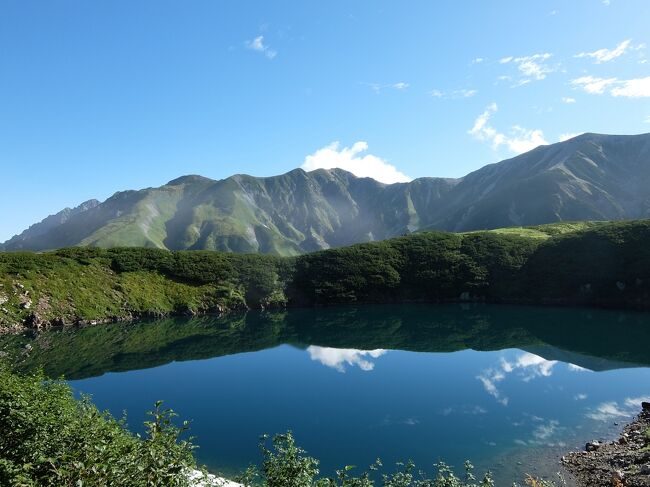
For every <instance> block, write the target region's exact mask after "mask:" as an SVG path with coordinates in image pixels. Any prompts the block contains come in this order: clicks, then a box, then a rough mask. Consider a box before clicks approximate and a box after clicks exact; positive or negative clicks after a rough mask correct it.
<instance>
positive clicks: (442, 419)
mask: <svg viewBox="0 0 650 487" xmlns="http://www.w3.org/2000/svg"><path fill="white" fill-rule="evenodd" d="M649 338H650V315H648V314H643V313H632V312H615V311H600V310H576V309H549V308H532V307H506V306H469V307H468V306H465V307H463V306H459V305H431V306H425V305H412V306H376V307H366V308H342V309H341V308H339V309H315V310H296V311H289V312H286V313H271V314H263V313H248V314H247V315H245V316H236V317H230V318H219V319H215V318H201V319H170V320H161V321H158V322H151V323H140V324H137V325H111V326H110V327H109V328H105V329H103V330H98V329H96V328H95V329H91V328H89V329H86V330H81V331H80V332H77V333H76V334H72V332H59V335H53V337H52V338H51V340H50V341H53V340H57V339H58V340H60V341H62V342H65V343H66V344H68V345H69V346H70V347H71V350H72V349H74V350H78V351H79V352H78V353H76V354H75V353H71V354H70V355H71V356H70V357H69V359H66V358H65V357H64V358H60V357H58V358H57V359H56V371H55V372H56V373H57V374H58V373H66V374H67V375H68V376H70V377H74V378H75V379H74V380H71V384H72V385H73V387H74V388H75V389H76V390H77V391H79V392H84V393H89V394H92V396H93V399H94V401H95V403H96V404H97V405H98V406H99V407H100V408H102V409H108V410H110V411H111V412H113V413H114V414H115V415H118V416H119V415H121V413H122V411H123V410H127V411H128V422H129V425H131V426H132V427H133V429H134V430H138V425H139V424H141V422H142V421H143V420H144V418H145V416H144V414H143V412H144V411H145V410H147V409H151V406H152V404H153V403H154V401H156V400H158V399H164V400H165V404H166V405H168V406H169V407H172V408H173V409H175V410H176V411H178V412H179V413H180V414H181V415H182V417H183V418H187V419H190V420H191V421H192V433H193V435H194V436H196V441H197V443H198V444H199V445H200V449H199V450H198V453H197V454H198V458H199V461H200V462H203V463H205V464H207V465H208V466H209V468H211V469H214V470H217V471H222V472H227V473H232V472H236V471H238V470H241V469H243V468H245V467H246V466H247V465H249V464H250V463H251V462H258V461H259V453H258V448H257V443H258V439H259V436H260V435H261V434H262V433H271V434H273V433H279V432H284V431H286V430H292V431H293V432H294V435H295V437H296V438H297V440H298V442H299V444H300V445H301V446H302V447H304V448H305V449H306V450H307V451H308V452H309V453H310V454H311V455H313V456H315V457H317V458H319V459H320V460H321V462H322V463H321V471H322V472H323V473H325V474H332V473H333V471H334V469H335V468H340V467H342V466H344V465H358V466H361V467H363V466H366V465H369V464H371V463H372V462H373V461H374V460H375V459H376V458H377V457H380V458H381V459H382V460H383V462H384V464H385V465H390V464H392V463H393V462H395V461H400V460H401V461H403V460H408V459H412V460H414V461H415V462H416V463H417V464H418V466H419V467H422V468H429V467H430V466H431V465H433V463H435V462H437V461H439V460H444V461H446V462H447V463H451V464H454V465H456V466H460V465H462V463H463V461H464V460H465V459H468V458H469V459H471V460H472V461H473V462H474V463H475V464H476V465H477V467H479V469H485V468H490V469H492V470H494V471H495V473H496V474H497V477H498V479H499V480H501V481H503V482H511V481H512V480H514V479H515V478H517V477H519V478H520V476H521V475H523V473H525V472H530V473H539V474H543V475H547V476H552V475H553V474H554V472H556V471H557V470H558V469H559V467H558V465H557V463H556V457H557V456H558V455H559V454H561V453H562V452H564V451H566V450H568V449H571V448H580V447H581V446H582V445H584V442H585V441H587V440H590V439H592V438H599V437H603V438H605V437H609V436H611V435H613V434H615V433H616V431H617V429H618V428H619V427H620V425H622V423H624V422H625V421H627V420H629V419H630V418H631V417H632V416H633V415H634V414H636V413H637V412H638V410H639V408H640V402H641V400H643V399H644V398H647V397H650V352H649V351H648V350H647V349H648V344H650V340H649ZM51 348H52V347H51ZM51 348H50V350H51ZM93 357H94V358H93ZM42 360H43V361H44V362H45V363H47V362H48V360H49V361H50V362H51V363H54V362H55V360H54V358H52V357H49V358H48V357H47V352H44V355H43V356H42ZM50 365H52V364H50ZM144 367H147V368H144ZM53 373H54V372H53ZM91 375H93V377H88V376H91ZM84 377H85V378H84ZM535 469H536V470H535Z"/></svg>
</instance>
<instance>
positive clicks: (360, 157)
mask: <svg viewBox="0 0 650 487" xmlns="http://www.w3.org/2000/svg"><path fill="white" fill-rule="evenodd" d="M367 150H368V144H367V143H366V142H364V141H359V142H356V143H355V144H353V145H352V147H343V148H340V143H339V142H332V143H331V144H329V145H327V146H325V147H323V148H321V149H318V150H317V151H316V152H314V153H313V154H310V155H308V156H307V157H305V161H304V162H303V164H302V166H301V167H302V168H303V169H304V170H305V171H313V170H314V169H332V168H335V167H338V168H341V169H344V170H346V171H350V172H351V173H353V174H355V175H356V176H359V177H368V178H373V179H376V180H377V181H380V182H382V183H387V184H390V183H404V182H408V181H410V180H411V178H410V177H408V176H407V175H406V174H404V173H402V172H400V171H398V170H397V168H396V167H395V166H393V165H392V164H389V163H388V162H387V161H386V160H384V159H382V158H381V157H378V156H375V155H373V154H365V155H364V154H363V153H364V152H366V151H367Z"/></svg>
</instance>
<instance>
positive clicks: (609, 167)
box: [3, 134, 650, 256]
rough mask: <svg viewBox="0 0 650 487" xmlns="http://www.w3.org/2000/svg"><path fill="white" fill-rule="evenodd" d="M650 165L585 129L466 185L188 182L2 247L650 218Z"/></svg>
mask: <svg viewBox="0 0 650 487" xmlns="http://www.w3.org/2000/svg"><path fill="white" fill-rule="evenodd" d="M648 161H650V134H642V135H634V136H610V135H598V134H583V135H581V136H578V137H574V138H572V139H570V140H567V141H564V142H558V143H556V144H552V145H548V146H540V147H538V148H536V149H534V150H532V151H530V152H527V153H525V154H521V155H519V156H516V157H513V158H512V159H508V160H505V161H502V162H499V163H496V164H490V165H487V166H485V167H483V168H481V169H479V170H477V171H474V172H472V173H470V174H468V175H466V176H465V177H463V178H461V179H446V178H418V179H416V180H414V181H411V182H408V183H395V184H382V183H380V182H378V181H375V180H373V179H371V178H359V177H356V176H354V175H353V174H351V173H349V172H346V171H344V170H341V169H327V170H326V169H318V170H315V171H311V172H305V171H303V170H302V169H295V170H293V171H290V172H288V173H286V174H282V175H278V176H272V177H263V178H259V177H253V176H247V175H241V174H238V175H234V176H231V177H229V178H226V179H223V180H219V181H216V180H212V179H209V178H205V177H201V176H183V177H180V178H177V179H175V180H173V181H170V182H169V183H167V184H165V185H163V186H160V187H158V188H145V189H141V190H138V191H121V192H118V193H116V194H114V195H113V196H111V197H110V198H108V199H107V200H106V201H104V202H101V203H100V202H97V201H89V202H86V203H84V204H82V205H80V206H79V207H77V208H74V209H66V210H63V211H61V212H59V213H56V214H55V215H52V216H50V217H48V218H46V219H45V220H43V221H42V222H40V223H36V224H34V225H32V226H31V227H30V228H29V229H27V230H25V231H24V232H22V233H21V234H20V235H16V236H15V237H13V238H12V239H10V240H8V241H7V242H5V243H4V244H3V245H4V248H5V250H11V251H19V250H35V251H42V250H53V249H57V248H63V247H71V246H80V245H87V246H94V247H103V248H111V247H153V248H161V249H169V250H215V251H224V252H237V253H252V252H259V253H267V254H273V255H284V256H293V255H300V254H302V253H305V252H312V251H317V250H325V249H329V248H338V247H342V246H346V245H352V244H355V243H361V242H372V241H380V240H384V239H387V238H392V237H396V236H399V235H404V234H409V233H412V232H417V231H421V230H444V231H457V232H464V231H472V230H481V229H494V228H500V227H510V226H515V225H516V226H531V225H541V224H545V223H553V222H561V221H571V220H625V219H640V218H648V217H650V199H649V198H648V191H647V188H648V186H649V185H650V165H649V164H648ZM541 232H542V233H544V231H543V230H541ZM529 233H530V232H529ZM524 236H526V235H524Z"/></svg>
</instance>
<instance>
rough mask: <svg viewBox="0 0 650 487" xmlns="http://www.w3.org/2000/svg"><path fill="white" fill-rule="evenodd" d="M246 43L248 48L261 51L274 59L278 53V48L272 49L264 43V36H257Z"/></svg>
mask: <svg viewBox="0 0 650 487" xmlns="http://www.w3.org/2000/svg"><path fill="white" fill-rule="evenodd" d="M245 44H246V47H247V48H248V49H251V50H253V51H257V52H260V53H262V54H264V55H265V56H266V57H267V58H269V59H273V58H274V57H275V56H277V55H278V52H277V51H276V50H274V49H271V48H270V47H269V46H268V45H266V44H264V36H257V37H256V38H255V39H253V40H252V41H246V42H245Z"/></svg>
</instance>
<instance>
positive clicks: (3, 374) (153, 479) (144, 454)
mask: <svg viewBox="0 0 650 487" xmlns="http://www.w3.org/2000/svg"><path fill="white" fill-rule="evenodd" d="M174 416H175V415H174V413H173V412H172V411H170V410H164V409H161V404H160V403H157V404H156V407H155V410H154V411H153V412H152V413H151V420H150V421H148V422H146V423H145V429H146V433H145V435H144V436H143V437H140V436H139V435H133V434H131V433H129V432H128V430H127V429H126V428H125V421H124V420H120V421H118V420H115V419H114V418H112V417H111V416H110V415H109V414H108V413H102V412H100V411H98V410H97V408H96V407H95V406H93V405H92V403H91V402H90V401H89V400H88V398H83V399H82V400H75V399H74V397H73V394H72V391H71V389H70V387H69V386H68V385H67V384H66V383H65V382H63V381H51V380H46V379H45V377H44V376H43V375H42V374H40V373H38V374H34V375H26V376H19V375H16V374H13V373H12V372H10V370H9V369H8V367H7V366H6V365H0V431H2V434H1V435H0V485H3V486H5V485H6V486H14V487H18V486H21V487H22V486H52V487H55V486H56V487H62V486H75V487H76V486H85V485H88V486H95V485H97V486H99V485H120V486H127V487H128V486H134V487H135V486H138V487H139V486H143V485H147V486H152V487H154V486H161V487H162V486H173V487H174V486H179V487H182V486H189V485H190V484H189V481H188V478H187V471H188V470H189V469H193V468H195V462H194V459H193V456H192V451H193V449H194V447H193V446H192V444H191V443H190V441H188V440H183V439H181V436H182V435H183V433H184V431H185V429H186V427H187V426H186V424H184V425H183V426H181V427H177V426H175V425H174V423H173V422H172V419H173V418H174Z"/></svg>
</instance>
